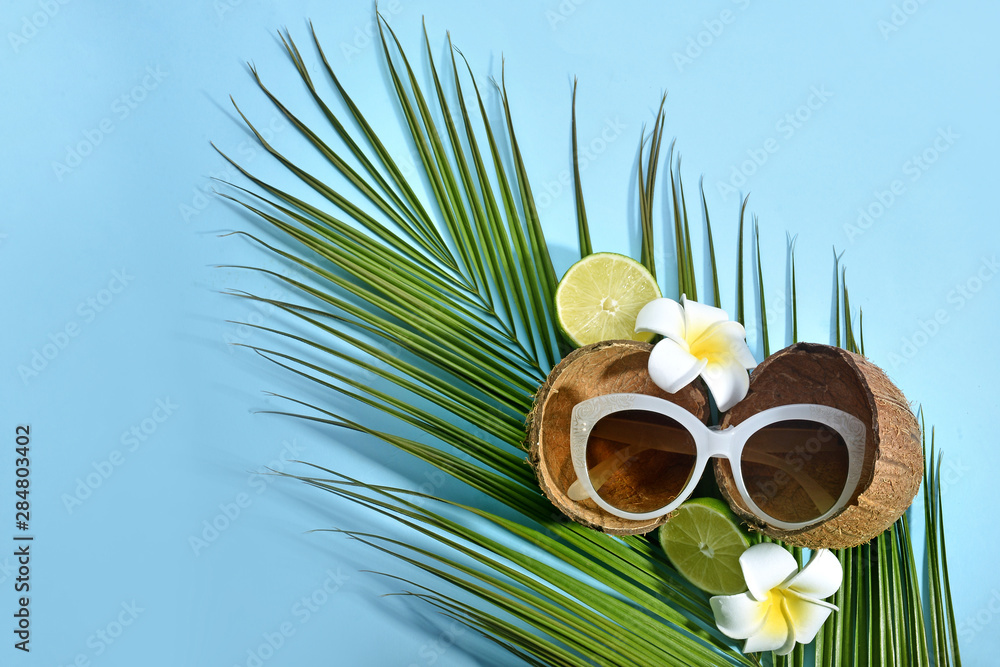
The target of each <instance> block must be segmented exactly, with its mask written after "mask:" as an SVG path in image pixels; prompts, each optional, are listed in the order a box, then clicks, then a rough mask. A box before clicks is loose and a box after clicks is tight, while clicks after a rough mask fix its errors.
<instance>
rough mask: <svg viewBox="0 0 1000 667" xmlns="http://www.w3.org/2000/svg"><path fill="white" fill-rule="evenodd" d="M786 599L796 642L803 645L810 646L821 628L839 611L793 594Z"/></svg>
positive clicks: (786, 595)
mask: <svg viewBox="0 0 1000 667" xmlns="http://www.w3.org/2000/svg"><path fill="white" fill-rule="evenodd" d="M784 597H785V609H786V610H787V612H788V620H789V621H790V623H791V626H792V632H793V633H794V634H795V641H797V642H799V643H801V644H808V643H809V642H811V641H812V640H813V639H815V638H816V633H818V632H819V629H820V627H822V625H823V623H825V622H826V619H828V618H830V614H832V613H833V612H834V611H836V609H837V608H836V607H835V606H833V605H832V604H827V603H825V602H823V601H821V600H813V599H811V598H806V597H802V596H799V595H796V594H795V593H793V592H789V593H786V594H785V596H784Z"/></svg>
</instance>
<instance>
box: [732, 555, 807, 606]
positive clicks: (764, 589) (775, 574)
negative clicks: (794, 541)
mask: <svg viewBox="0 0 1000 667" xmlns="http://www.w3.org/2000/svg"><path fill="white" fill-rule="evenodd" d="M740 568H742V570H743V578H744V579H745V580H746V582H747V588H749V589H750V594H751V595H753V596H754V598H756V599H758V600H767V599H768V593H769V592H770V591H771V589H772V588H778V587H780V586H781V585H782V584H784V583H785V580H786V579H788V578H789V577H791V576H792V575H793V574H795V572H796V571H797V570H798V569H799V567H798V563H796V562H795V557H794V556H792V554H790V553H788V552H787V551H786V550H785V549H784V548H783V547H780V546H778V545H777V544H774V543H772V542H762V543H760V544H755V545H753V546H752V547H750V548H749V549H747V550H746V551H744V552H743V553H742V554H741V555H740Z"/></svg>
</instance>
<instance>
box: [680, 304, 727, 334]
mask: <svg viewBox="0 0 1000 667" xmlns="http://www.w3.org/2000/svg"><path fill="white" fill-rule="evenodd" d="M681 306H682V307H683V308H684V327H685V334H684V336H685V338H687V340H688V341H689V342H690V341H695V340H698V338H700V337H701V336H702V334H704V333H705V331H706V330H707V329H709V328H710V327H711V326H712V325H714V324H718V323H720V322H728V321H729V315H727V314H726V311H724V310H722V309H721V308H716V307H715V306H707V305H705V304H703V303H698V302H697V301H688V300H687V297H685V296H681ZM737 324H738V322H737Z"/></svg>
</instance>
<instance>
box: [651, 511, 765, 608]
mask: <svg viewBox="0 0 1000 667" xmlns="http://www.w3.org/2000/svg"><path fill="white" fill-rule="evenodd" d="M660 545H661V546H662V547H663V550H664V551H665V552H667V557H668V558H669V559H670V562H671V563H673V564H674V567H676V568H677V570H678V571H679V572H680V573H681V574H682V575H684V578H686V579H687V580H688V581H690V582H691V583H692V584H694V585H695V586H697V587H698V588H700V589H702V590H703V591H706V592H708V593H711V594H712V595H735V594H736V593H742V592H743V591H745V590H746V589H747V586H746V582H744V580H743V570H741V569H740V555H741V554H742V553H743V552H744V551H746V549H747V547H749V546H750V540H749V538H748V537H747V535H746V533H745V532H744V531H743V529H742V528H740V525H739V522H738V520H737V519H736V516H735V515H734V514H733V513H732V512H731V511H730V509H729V507H727V506H726V504H725V503H723V502H722V501H721V500H717V499H715V498H696V499H693V500H689V501H687V502H686V503H684V504H683V505H681V506H680V507H678V508H677V509H676V510H674V512H673V513H672V514H671V515H670V518H669V519H668V520H667V522H666V523H665V524H663V525H662V526H660Z"/></svg>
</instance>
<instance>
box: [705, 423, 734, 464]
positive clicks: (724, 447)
mask: <svg viewBox="0 0 1000 667" xmlns="http://www.w3.org/2000/svg"><path fill="white" fill-rule="evenodd" d="M733 430H734V429H733V427H732V426H730V427H727V428H725V429H723V428H720V427H718V426H711V427H709V429H708V433H707V436H708V437H706V438H705V456H706V457H708V458H728V457H729V454H730V450H731V448H732V445H731V443H732V441H733V438H732V436H733Z"/></svg>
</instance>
